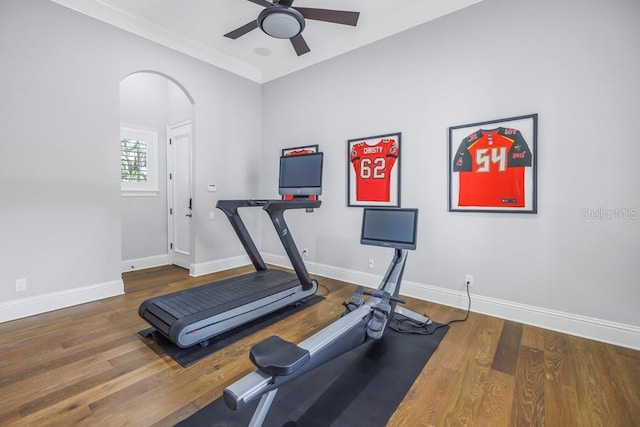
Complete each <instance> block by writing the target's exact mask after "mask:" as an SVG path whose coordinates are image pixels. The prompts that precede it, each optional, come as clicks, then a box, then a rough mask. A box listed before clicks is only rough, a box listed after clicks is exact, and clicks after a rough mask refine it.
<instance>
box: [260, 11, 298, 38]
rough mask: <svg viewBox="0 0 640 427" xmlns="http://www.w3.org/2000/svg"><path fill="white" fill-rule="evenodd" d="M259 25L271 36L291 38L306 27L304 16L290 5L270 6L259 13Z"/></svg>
mask: <svg viewBox="0 0 640 427" xmlns="http://www.w3.org/2000/svg"><path fill="white" fill-rule="evenodd" d="M258 26H259V27H260V29H261V30H262V31H264V32H265V33H266V34H268V35H270V36H271V37H275V38H278V39H290V38H291V37H293V36H297V35H298V34H300V33H301V32H302V30H303V29H304V17H303V16H302V14H301V13H300V12H298V11H297V10H295V9H291V8H288V7H268V8H266V9H264V10H263V11H262V12H260V15H258Z"/></svg>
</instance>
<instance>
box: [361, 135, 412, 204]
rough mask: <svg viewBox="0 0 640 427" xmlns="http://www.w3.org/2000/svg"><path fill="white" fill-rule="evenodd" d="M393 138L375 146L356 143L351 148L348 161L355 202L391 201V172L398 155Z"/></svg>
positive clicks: (382, 140)
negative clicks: (352, 171)
mask: <svg viewBox="0 0 640 427" xmlns="http://www.w3.org/2000/svg"><path fill="white" fill-rule="evenodd" d="M399 154H400V153H399V149H398V143H397V142H396V140H395V139H394V138H385V139H381V140H380V141H379V142H378V143H377V144H375V145H369V144H367V143H366V142H364V141H363V142H358V143H357V144H354V145H353V146H352V147H351V154H350V161H351V163H352V164H353V169H354V172H355V176H356V200H358V201H367V202H388V201H390V199H391V194H390V185H391V170H392V169H393V165H394V164H395V162H396V159H397V158H398V155H399Z"/></svg>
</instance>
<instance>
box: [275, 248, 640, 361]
mask: <svg viewBox="0 0 640 427" xmlns="http://www.w3.org/2000/svg"><path fill="white" fill-rule="evenodd" d="M263 257H264V259H265V261H266V262H268V263H269V264H274V265H279V266H282V267H288V268H291V263H290V262H289V259H288V258H287V257H285V256H281V255H274V254H263ZM305 265H306V266H307V269H308V270H309V272H310V273H312V274H317V275H319V276H324V277H328V278H331V279H336V280H341V281H344V282H349V283H354V284H356V285H362V286H367V287H371V288H375V287H377V286H378V284H379V283H380V281H381V280H382V276H379V275H375V274H369V273H364V272H361V271H356V270H348V269H345V268H339V267H333V266H330V265H324V264H320V263H316V262H313V261H305ZM401 294H402V295H406V296H409V297H413V298H418V299H421V300H425V301H431V302H435V303H437V304H442V305H446V306H450V307H456V308H460V309H463V310H466V308H467V304H468V300H467V294H466V292H462V291H453V290H450V289H445V288H440V287H436V286H431V285H427V284H423V283H417V282H410V281H406V280H404V281H403V282H402V289H401ZM471 311H473V312H474V313H481V314H486V315H488V316H493V317H498V318H501V319H507V320H512V321H515V322H519V323H524V324H527V325H532V326H537V327H540V328H544V329H550V330H553V331H557V332H562V333H566V334H570V335H575V336H579V337H583V338H588V339H592V340H596V341H601V342H605V343H609V344H614V345H619V346H622V347H628V348H632V349H635V350H640V327H637V326H634V325H628V324H624V323H617V322H611V321H608V320H602V319H596V318H593V317H587V316H582V315H579V314H573V313H566V312H562V311H557V310H551V309H547V308H542V307H536V306H531V305H526V304H520V303H515V302H511V301H505V300H500V299H496V298H490V297H485V296H482V295H475V294H474V293H472V294H471Z"/></svg>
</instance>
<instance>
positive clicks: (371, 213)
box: [360, 208, 418, 249]
mask: <svg viewBox="0 0 640 427" xmlns="http://www.w3.org/2000/svg"><path fill="white" fill-rule="evenodd" d="M417 231H418V209H407V208H402V209H400V208H365V209H364V212H363V214H362V233H361V234H360V243H361V244H363V245H373V246H384V247H389V248H396V249H415V248H416V236H417Z"/></svg>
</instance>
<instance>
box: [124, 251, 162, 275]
mask: <svg viewBox="0 0 640 427" xmlns="http://www.w3.org/2000/svg"><path fill="white" fill-rule="evenodd" d="M169 264H171V261H170V260H169V254H162V255H155V256H150V257H145V258H137V259H130V260H125V261H122V272H123V273H126V272H128V271H135V270H142V269H143V268H152V267H160V266H162V265H169Z"/></svg>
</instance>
